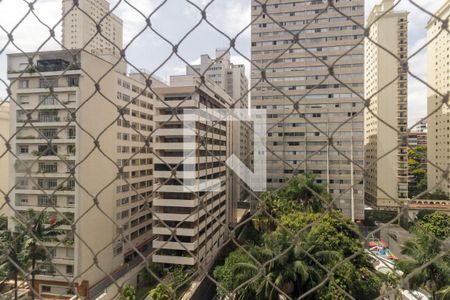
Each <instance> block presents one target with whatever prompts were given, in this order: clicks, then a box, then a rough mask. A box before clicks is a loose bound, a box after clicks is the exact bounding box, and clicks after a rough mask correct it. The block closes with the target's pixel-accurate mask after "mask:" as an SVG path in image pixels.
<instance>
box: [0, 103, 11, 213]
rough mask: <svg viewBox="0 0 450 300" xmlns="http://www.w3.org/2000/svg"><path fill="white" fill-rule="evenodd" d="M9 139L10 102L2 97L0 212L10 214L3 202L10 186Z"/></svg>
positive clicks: (0, 110)
mask: <svg viewBox="0 0 450 300" xmlns="http://www.w3.org/2000/svg"><path fill="white" fill-rule="evenodd" d="M8 139H9V102H6V101H5V102H4V100H1V99H0V214H3V215H8V214H9V213H8V212H9V207H7V206H6V205H5V206H4V207H2V206H3V204H4V203H6V201H4V193H8V191H9V189H10V186H9V154H8V153H5V152H6V147H5V141H7V140H8Z"/></svg>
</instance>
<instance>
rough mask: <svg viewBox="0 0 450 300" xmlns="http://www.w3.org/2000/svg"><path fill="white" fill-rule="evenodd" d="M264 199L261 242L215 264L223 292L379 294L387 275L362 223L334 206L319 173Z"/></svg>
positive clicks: (255, 295)
mask: <svg viewBox="0 0 450 300" xmlns="http://www.w3.org/2000/svg"><path fill="white" fill-rule="evenodd" d="M262 200H263V203H260V204H259V206H258V208H259V209H260V211H262V210H264V209H266V213H265V214H260V216H263V217H259V218H257V219H256V220H255V223H257V224H258V226H256V228H258V229H259V232H258V234H259V235H260V236H261V238H260V239H255V240H258V241H260V242H259V243H257V244H251V243H248V244H246V245H243V247H242V248H238V249H237V250H235V251H233V252H231V253H230V254H229V256H228V257H227V258H226V259H225V262H224V264H223V265H222V266H218V267H216V268H215V270H214V277H215V279H216V280H217V281H218V282H219V285H218V293H219V295H221V296H225V295H230V294H232V295H234V296H235V297H236V299H241V300H245V299H277V300H278V299H280V297H282V296H284V297H286V296H289V297H290V298H298V297H299V296H301V295H304V296H305V298H306V299H347V298H348V297H347V296H346V295H345V293H348V294H350V295H352V296H353V297H354V298H356V299H374V298H376V297H377V296H378V295H379V291H380V288H381V285H382V280H381V277H380V276H379V274H377V272H376V271H375V270H374V269H373V267H372V265H371V264H370V262H369V259H368V256H367V255H366V254H365V253H364V252H363V250H364V249H363V241H362V239H361V238H360V237H359V236H358V234H357V233H356V232H357V228H356V227H355V225H354V224H353V223H352V222H351V221H350V220H349V219H348V218H345V217H344V216H343V215H342V214H341V213H340V212H339V211H335V210H332V209H331V208H330V196H329V195H328V194H327V193H326V190H325V188H324V186H322V185H319V184H316V183H315V178H314V176H313V175H311V174H306V175H302V176H296V177H293V178H291V179H290V180H289V181H288V182H287V185H286V186H284V187H283V188H281V189H280V190H278V191H277V192H273V193H265V194H264V195H263V197H262ZM269 214H270V216H269ZM271 217H273V218H271ZM275 219H276V220H277V221H276V222H275ZM328 270H333V276H332V277H330V276H329V274H330V273H328ZM319 285H320V288H317V289H316V290H314V291H313V292H311V293H309V294H306V293H307V292H308V291H310V290H312V289H313V288H315V287H317V286H319ZM342 290H343V291H345V293H344V292H342Z"/></svg>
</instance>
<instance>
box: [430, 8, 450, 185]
mask: <svg viewBox="0 0 450 300" xmlns="http://www.w3.org/2000/svg"><path fill="white" fill-rule="evenodd" d="M444 2H445V3H444V5H443V6H442V7H441V8H440V9H439V10H438V11H436V12H435V13H434V15H435V16H437V17H439V18H440V19H441V20H448V18H449V16H450V1H448V0H447V1H444ZM442 26H443V24H442V22H440V21H439V20H437V19H435V18H432V19H431V20H430V21H429V22H428V24H427V40H428V42H429V43H430V44H428V46H427V56H428V62H427V63H428V69H427V83H428V84H429V85H430V86H432V87H434V88H435V89H436V90H437V91H438V92H439V93H440V94H442V95H446V96H447V99H448V97H449V92H450V67H449V64H450V58H449V57H450V34H449V33H448V31H446V30H442ZM436 36H437V37H436ZM435 37H436V38H435ZM442 103H443V97H441V96H440V95H439V94H437V93H436V92H435V91H433V90H431V89H428V113H429V114H430V113H432V112H434V111H435V110H437V112H435V113H433V115H432V116H430V117H429V118H428V161H429V162H432V164H430V163H429V164H428V187H429V188H434V187H435V186H437V185H438V188H440V189H442V190H443V191H445V192H446V193H447V194H450V183H449V178H447V179H446V180H444V181H443V182H442V183H440V181H441V180H442V173H443V172H442V171H441V170H439V169H438V168H437V167H439V168H441V169H442V170H447V169H448V168H449V165H450V107H449V104H448V103H447V104H444V105H443V106H442ZM433 164H434V165H433ZM435 166H436V167H435Z"/></svg>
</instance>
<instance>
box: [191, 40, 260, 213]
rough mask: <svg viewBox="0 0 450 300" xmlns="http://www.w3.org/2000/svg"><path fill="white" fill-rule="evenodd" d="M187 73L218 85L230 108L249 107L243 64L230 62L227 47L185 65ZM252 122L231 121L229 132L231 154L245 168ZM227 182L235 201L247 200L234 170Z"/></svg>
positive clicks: (249, 149)
mask: <svg viewBox="0 0 450 300" xmlns="http://www.w3.org/2000/svg"><path fill="white" fill-rule="evenodd" d="M186 74H187V75H192V76H198V74H205V77H206V78H208V79H210V80H211V81H212V82H214V83H215V84H217V85H218V86H220V87H221V88H222V89H223V90H224V91H225V92H226V93H227V94H228V95H229V96H231V98H232V99H233V103H232V104H231V108H235V109H245V108H248V98H249V91H248V78H247V76H246V74H245V66H244V65H242V64H233V63H232V62H231V55H230V52H229V50H228V49H225V50H224V49H217V50H216V57H215V58H211V57H210V56H209V55H207V54H204V55H202V56H201V57H200V64H198V65H192V66H190V65H188V66H186ZM250 126H251V124H245V123H243V122H232V124H231V132H232V135H233V149H232V153H233V154H235V155H236V156H238V157H239V159H240V160H241V161H242V162H244V163H245V164H246V165H247V167H251V158H252V155H251V141H252V130H251V127H250ZM230 176H231V178H230V183H231V191H232V196H231V197H232V198H233V199H234V202H235V204H236V205H237V203H238V202H244V201H248V192H247V190H246V188H245V187H244V183H243V182H242V181H241V180H240V178H239V177H238V176H237V175H236V174H235V173H234V172H231V174H230Z"/></svg>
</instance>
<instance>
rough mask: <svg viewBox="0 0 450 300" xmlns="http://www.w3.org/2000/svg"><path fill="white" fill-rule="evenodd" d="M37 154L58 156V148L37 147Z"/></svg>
mask: <svg viewBox="0 0 450 300" xmlns="http://www.w3.org/2000/svg"><path fill="white" fill-rule="evenodd" d="M37 154H39V155H41V156H48V155H56V154H58V148H57V146H55V145H52V146H51V147H50V146H47V145H39V146H38V153H37Z"/></svg>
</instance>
